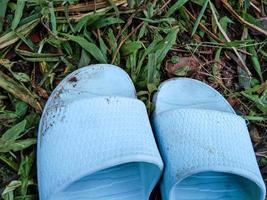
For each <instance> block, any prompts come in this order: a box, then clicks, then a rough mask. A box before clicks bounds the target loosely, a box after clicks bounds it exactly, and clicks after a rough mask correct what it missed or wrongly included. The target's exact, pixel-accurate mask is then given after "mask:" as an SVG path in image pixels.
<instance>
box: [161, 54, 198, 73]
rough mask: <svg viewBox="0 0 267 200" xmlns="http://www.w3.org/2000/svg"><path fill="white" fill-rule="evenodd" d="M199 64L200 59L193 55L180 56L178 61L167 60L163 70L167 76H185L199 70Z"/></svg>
mask: <svg viewBox="0 0 267 200" xmlns="http://www.w3.org/2000/svg"><path fill="white" fill-rule="evenodd" d="M200 66H201V65H200V61H199V60H198V59H197V58H196V57H195V56H189V57H180V58H179V61H178V63H175V64H173V63H170V62H167V63H166V66H165V70H166V71H167V72H168V75H169V76H173V75H176V76H185V75H187V74H188V73H192V72H195V71H197V70H199V68H200Z"/></svg>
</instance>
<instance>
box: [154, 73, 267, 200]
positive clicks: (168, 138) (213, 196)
mask: <svg viewBox="0 0 267 200" xmlns="http://www.w3.org/2000/svg"><path fill="white" fill-rule="evenodd" d="M154 103H155V111H154V114H153V117H152V121H153V128H154V133H155V135H156V139H157V142H158V145H159V149H160V152H161V155H162V158H163V161H164V165H165V170H164V173H163V179H162V181H161V186H160V187H161V194H162V199H163V200H264V198H265V185H264V182H263V179H262V177H261V174H260V171H259V168H258V165H257V161H256V158H255V153H254V150H253V146H252V143H251V140H250V136H249V132H248V129H247V126H246V123H245V120H244V119H243V118H241V117H239V116H238V115H237V114H236V113H235V112H234V110H233V109H232V107H231V106H230V104H229V103H228V102H227V101H226V100H225V99H224V98H223V96H222V95H220V94H219V93H218V92H217V91H216V90H214V89H213V88H211V87H210V86H208V85H206V84H204V83H202V82H200V81H197V80H193V79H188V78H178V79H171V80H169V81H166V82H164V83H163V84H161V86H160V87H159V90H158V92H157V93H156V94H155V96H154Z"/></svg>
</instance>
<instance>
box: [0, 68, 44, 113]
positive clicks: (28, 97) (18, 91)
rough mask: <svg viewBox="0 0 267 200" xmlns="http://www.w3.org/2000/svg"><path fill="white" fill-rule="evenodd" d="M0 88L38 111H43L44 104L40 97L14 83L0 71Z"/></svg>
mask: <svg viewBox="0 0 267 200" xmlns="http://www.w3.org/2000/svg"><path fill="white" fill-rule="evenodd" d="M0 87H1V88H3V89H4V90H6V91H7V92H9V93H10V94H12V95H14V96H15V97H16V98H18V99H20V100H22V101H24V102H26V103H28V104H29V105H31V106H32V107H33V108H35V109H36V110H39V111H40V110H42V104H41V103H40V102H39V101H38V99H39V98H38V96H37V95H36V94H35V93H33V92H30V91H29V90H27V89H26V88H25V87H24V86H22V85H20V84H19V83H17V82H16V81H14V80H13V79H12V78H10V77H9V76H7V75H5V74H4V73H3V72H1V71H0Z"/></svg>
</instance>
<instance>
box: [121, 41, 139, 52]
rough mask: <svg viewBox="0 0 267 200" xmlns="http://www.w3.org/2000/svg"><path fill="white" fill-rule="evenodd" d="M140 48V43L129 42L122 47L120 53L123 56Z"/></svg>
mask: <svg viewBox="0 0 267 200" xmlns="http://www.w3.org/2000/svg"><path fill="white" fill-rule="evenodd" d="M141 48H142V42H140V41H130V42H127V43H125V44H124V45H123V47H122V53H123V55H129V54H131V53H133V52H135V51H137V50H138V49H141Z"/></svg>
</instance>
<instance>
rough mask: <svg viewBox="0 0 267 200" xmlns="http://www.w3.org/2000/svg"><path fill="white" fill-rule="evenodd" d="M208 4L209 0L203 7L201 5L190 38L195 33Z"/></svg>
mask: <svg viewBox="0 0 267 200" xmlns="http://www.w3.org/2000/svg"><path fill="white" fill-rule="evenodd" d="M208 3H209V0H206V1H205V3H204V5H203V7H202V9H201V11H200V13H199V15H198V17H197V20H196V22H195V24H194V27H193V31H192V34H191V36H193V35H194V34H195V33H196V31H197V28H198V25H199V23H200V21H201V19H202V17H203V15H204V13H205V11H206V9H207V6H208Z"/></svg>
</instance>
